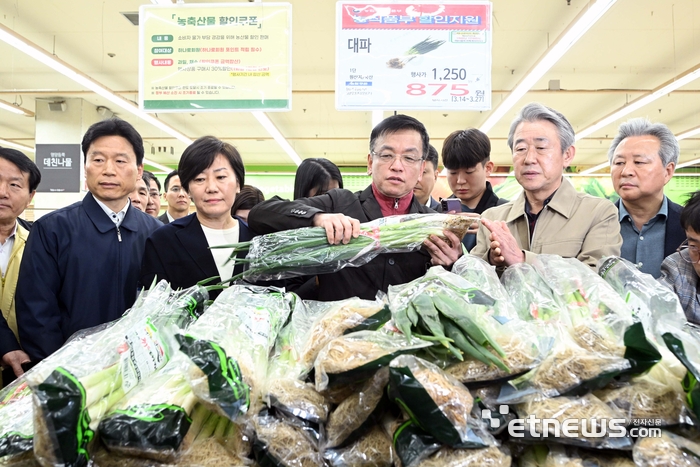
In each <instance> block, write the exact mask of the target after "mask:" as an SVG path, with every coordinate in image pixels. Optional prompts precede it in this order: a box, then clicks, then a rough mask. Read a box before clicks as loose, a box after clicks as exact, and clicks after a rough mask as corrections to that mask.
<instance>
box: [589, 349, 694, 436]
mask: <svg viewBox="0 0 700 467" xmlns="http://www.w3.org/2000/svg"><path fill="white" fill-rule="evenodd" d="M595 395H596V396H597V397H598V398H599V399H600V400H602V401H603V402H605V403H607V404H609V405H611V406H613V407H616V408H617V409H618V410H620V411H621V412H622V413H623V415H624V417H625V418H626V419H627V420H629V421H630V423H631V424H638V423H644V424H646V423H647V422H651V423H653V425H654V426H667V425H677V424H679V423H690V424H692V420H691V419H690V418H689V417H688V415H689V412H688V408H687V406H686V401H685V393H684V392H683V387H682V385H681V380H680V379H678V378H677V377H676V376H675V375H674V374H673V373H671V372H670V371H669V370H668V369H667V368H666V365H664V362H663V361H661V362H659V363H657V364H656V365H654V366H653V367H652V368H651V370H649V372H648V373H647V374H644V375H642V376H638V377H636V378H632V380H630V381H629V382H625V383H618V384H615V385H614V386H613V387H609V388H604V389H601V390H600V391H596V393H595Z"/></svg>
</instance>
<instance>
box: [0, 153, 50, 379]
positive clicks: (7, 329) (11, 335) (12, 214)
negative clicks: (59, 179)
mask: <svg viewBox="0 0 700 467" xmlns="http://www.w3.org/2000/svg"><path fill="white" fill-rule="evenodd" d="M40 181H41V174H40V173H39V169H38V167H37V166H36V164H34V162H32V161H31V159H29V158H28V157H27V156H25V155H24V154H22V153H21V152H19V151H15V150H14V149H7V148H0V274H1V276H2V279H1V280H0V364H1V365H2V367H3V368H5V370H4V371H3V378H2V380H0V383H4V384H5V385H6V384H7V383H8V382H9V381H10V380H12V379H14V377H15V376H20V375H21V374H22V373H23V370H22V366H21V365H22V363H26V362H29V357H28V356H27V354H26V353H24V352H23V351H22V350H21V348H20V346H19V343H18V342H17V320H16V317H15V289H16V287H17V277H18V276H19V265H20V263H21V261H22V254H23V252H24V245H25V243H26V241H27V236H28V235H29V232H28V231H27V229H25V228H24V227H23V226H21V225H20V224H19V222H17V217H18V216H19V215H20V214H22V212H23V211H24V210H25V209H26V208H27V206H29V203H31V201H32V198H33V197H34V193H36V188H37V186H38V185H39V182H40Z"/></svg>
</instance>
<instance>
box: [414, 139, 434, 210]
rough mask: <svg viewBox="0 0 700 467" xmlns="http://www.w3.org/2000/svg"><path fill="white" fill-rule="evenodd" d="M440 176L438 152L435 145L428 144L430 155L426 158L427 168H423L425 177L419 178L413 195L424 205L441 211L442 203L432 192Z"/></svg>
mask: <svg viewBox="0 0 700 467" xmlns="http://www.w3.org/2000/svg"><path fill="white" fill-rule="evenodd" d="M437 178H438V152H437V149H435V148H434V147H433V145H432V144H431V145H429V146H428V156H427V157H426V158H425V169H423V177H421V179H420V180H418V183H416V187H415V188H414V189H413V196H415V197H416V199H417V200H418V202H419V203H420V204H422V205H424V206H428V207H429V208H430V209H432V210H433V211H438V212H439V211H441V209H440V203H439V202H438V201H437V200H436V199H435V198H433V197H432V196H431V195H430V194H431V193H432V192H433V188H435V182H437Z"/></svg>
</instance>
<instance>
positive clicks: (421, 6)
mask: <svg viewBox="0 0 700 467" xmlns="http://www.w3.org/2000/svg"><path fill="white" fill-rule="evenodd" d="M336 17H337V28H336V47H337V52H336V68H335V77H336V84H335V95H336V108H337V109H338V110H369V109H372V110H374V109H377V110H381V109H384V110H395V109H417V110H418V109H424V110H433V109H436V110H437V109H439V110H446V109H459V110H489V109H490V108H491V3H490V2H459V3H439V2H423V3H355V2H338V3H337V8H336Z"/></svg>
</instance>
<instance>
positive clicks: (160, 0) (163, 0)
mask: <svg viewBox="0 0 700 467" xmlns="http://www.w3.org/2000/svg"><path fill="white" fill-rule="evenodd" d="M151 3H153V4H154V5H172V4H173V0H151Z"/></svg>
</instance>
